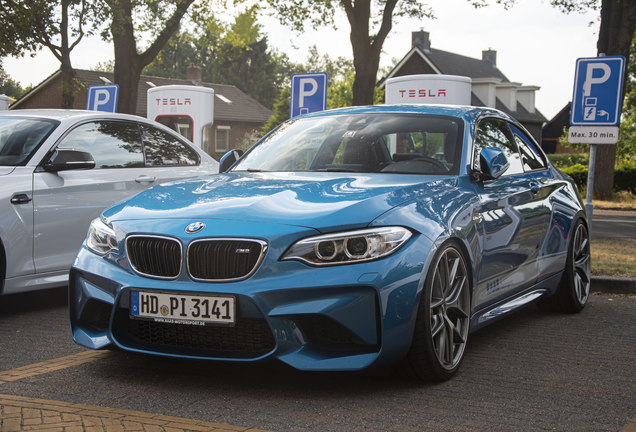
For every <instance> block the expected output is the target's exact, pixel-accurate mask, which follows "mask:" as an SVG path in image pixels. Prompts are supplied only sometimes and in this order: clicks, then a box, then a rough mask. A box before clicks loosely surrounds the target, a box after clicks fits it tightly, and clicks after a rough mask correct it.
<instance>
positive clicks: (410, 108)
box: [295, 104, 513, 120]
mask: <svg viewBox="0 0 636 432" xmlns="http://www.w3.org/2000/svg"><path fill="white" fill-rule="evenodd" d="M370 113H383V114H384V113H386V114H429V115H443V116H450V117H459V118H472V119H475V118H477V117H479V116H481V115H484V114H490V115H496V116H500V117H503V118H507V119H511V120H513V119H512V117H510V116H509V115H507V114H506V113H504V112H502V111H499V110H496V109H494V108H485V107H474V106H464V105H421V104H420V105H415V104H412V105H409V104H395V105H364V106H355V107H346V108H336V109H331V110H327V111H319V112H316V113H312V114H306V115H303V116H298V117H295V118H308V117H320V116H325V115H337V114H370Z"/></svg>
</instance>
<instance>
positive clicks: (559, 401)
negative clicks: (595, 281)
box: [0, 290, 636, 432]
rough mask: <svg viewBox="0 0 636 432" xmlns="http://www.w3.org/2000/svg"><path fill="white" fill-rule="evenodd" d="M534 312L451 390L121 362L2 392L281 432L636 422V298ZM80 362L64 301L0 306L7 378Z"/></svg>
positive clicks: (475, 353)
mask: <svg viewBox="0 0 636 432" xmlns="http://www.w3.org/2000/svg"><path fill="white" fill-rule="evenodd" d="M631 297H632V298H618V297H615V298H612V297H610V296H609V295H605V294H603V295H593V296H591V297H590V301H589V303H588V306H587V307H586V308H585V309H584V311H583V312H582V313H580V314H577V315H563V314H553V313H545V312H541V311H539V310H538V309H536V308H535V307H534V306H530V307H527V308H525V309H523V310H522V311H520V312H519V313H517V314H515V315H512V316H510V317H507V318H504V319H503V320H500V321H498V322H496V323H494V324H492V325H490V326H488V327H486V328H484V329H483V330H480V331H478V332H476V333H473V334H472V335H471V337H470V340H469V343H468V346H467V351H466V356H465V361H464V364H463V365H462V369H461V371H460V373H459V374H458V375H457V376H456V377H455V378H454V379H453V380H451V381H449V382H445V383H441V384H430V383H421V382H411V381H407V380H403V379H400V378H397V377H395V376H391V375H389V376H366V375H363V374H358V373H331V372H321V373H306V372H300V371H296V370H294V369H292V368H290V367H288V366H285V365H284V364H281V363H278V362H271V363H260V364H227V363H213V362H202V361H186V360H179V359H170V358H161V357H152V356H144V355H137V354H130V353H124V352H118V354H117V355H114V356H112V357H108V358H104V359H100V360H97V361H93V362H90V363H85V364H81V365H77V366H72V367H68V368H66V369H62V370H58V371H54V372H49V373H44V374H41V375H37V376H33V377H30V378H24V379H21V380H19V381H15V382H7V383H5V384H2V385H0V394H7V395H19V396H26V397H34V398H42V399H49V400H56V401H65V402H71V403H82V404H90V405H97V406H102V407H109V408H117V409H128V410H136V411H143V412H146V413H156V414H164V415H170V416H178V417H186V418H190V419H197V420H204V421H211V422H219V423H226V424H230V425H237V426H244V427H255V428H260V429H267V430H274V431H281V432H282V431H379V430H384V431H416V430H418V431H420V430H427V431H428V430H433V431H438V430H439V431H469V430H471V431H481V430H489V431H490V430H494V431H517V430H520V431H545V430H560V431H572V430H578V429H586V430H603V431H621V430H622V429H623V428H624V426H625V425H626V424H627V422H628V421H629V420H630V419H632V418H634V417H635V416H636V374H635V373H634V371H636V331H635V329H636V299H635V298H634V296H631ZM82 351H84V349H83V348H81V347H79V346H77V345H75V344H74V343H73V341H72V340H71V337H70V332H69V326H68V319H67V311H66V294H65V291H64V290H50V291H49V292H41V293H30V294H20V295H13V296H5V297H0V372H1V371H3V370H9V369H14V368H17V367H21V366H26V365H31V364H34V363H37V362H40V361H44V360H50V359H55V358H59V357H62V356H66V355H69V354H73V353H79V352H82Z"/></svg>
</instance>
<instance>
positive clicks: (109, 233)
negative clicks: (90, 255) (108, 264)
mask: <svg viewBox="0 0 636 432" xmlns="http://www.w3.org/2000/svg"><path fill="white" fill-rule="evenodd" d="M86 247H88V248H89V249H90V250H92V251H93V252H95V253H96V254H99V255H106V254H107V253H109V252H119V248H118V247H117V237H116V236H115V231H113V229H112V228H111V227H109V226H108V225H106V224H105V223H104V222H102V220H101V219H99V218H97V219H94V220H93V221H92V222H91V226H90V227H89V228H88V234H87V235H86Z"/></svg>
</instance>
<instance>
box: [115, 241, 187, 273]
mask: <svg viewBox="0 0 636 432" xmlns="http://www.w3.org/2000/svg"><path fill="white" fill-rule="evenodd" d="M126 251H127V253H128V262H129V263H130V266H131V267H132V268H133V270H135V271H136V272H137V273H139V274H141V275H143V276H150V277H156V278H161V279H176V278H177V277H179V274H180V273H181V262H182V259H181V256H182V249H181V243H179V242H178V241H177V240H175V239H173V238H170V237H157V236H129V237H128V238H127V239H126Z"/></svg>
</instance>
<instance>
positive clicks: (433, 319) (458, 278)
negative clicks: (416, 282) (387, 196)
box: [395, 242, 470, 381]
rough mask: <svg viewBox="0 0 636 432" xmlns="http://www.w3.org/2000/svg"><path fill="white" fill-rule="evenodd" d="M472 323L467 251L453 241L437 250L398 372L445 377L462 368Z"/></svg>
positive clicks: (431, 378) (435, 378)
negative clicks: (413, 329) (464, 251)
mask: <svg viewBox="0 0 636 432" xmlns="http://www.w3.org/2000/svg"><path fill="white" fill-rule="evenodd" d="M469 327H470V281H469V277H468V267H467V266H466V259H465V258H464V254H463V253H462V252H461V250H460V249H459V248H457V247H456V246H455V244H454V243H452V242H449V243H446V244H445V245H443V246H442V247H441V248H440V249H439V251H438V252H437V253H436V254H435V258H434V259H433V262H432V263H431V267H430V269H429V271H428V274H427V276H426V280H425V282H424V287H423V289H422V295H421V298H420V303H419V307H418V311H417V319H416V323H415V331H414V334H413V342H412V344H411V348H410V350H409V352H408V354H407V355H406V357H405V358H404V359H403V360H402V361H401V362H400V363H398V364H397V365H395V370H396V372H397V373H398V374H399V375H401V376H403V377H407V378H411V379H421V380H425V381H446V380H449V379H451V378H452V377H453V376H454V375H455V374H456V373H457V371H458V370H459V367H460V365H461V363H462V360H463V358H464V350H465V348H466V342H467V341H468V330H469Z"/></svg>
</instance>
